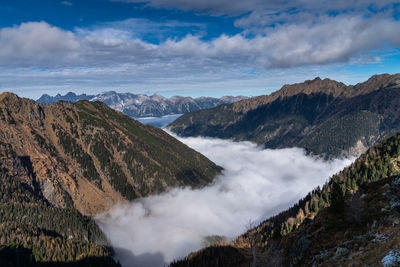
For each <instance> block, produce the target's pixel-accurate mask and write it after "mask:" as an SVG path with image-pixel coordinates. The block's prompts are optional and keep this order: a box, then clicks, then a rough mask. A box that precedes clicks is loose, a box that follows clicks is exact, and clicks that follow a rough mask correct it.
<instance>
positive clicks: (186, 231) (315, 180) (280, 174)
mask: <svg viewBox="0 0 400 267" xmlns="http://www.w3.org/2000/svg"><path fill="white" fill-rule="evenodd" d="M181 141H183V142H184V143H186V144H187V145H189V146H190V147H192V148H194V149H196V150H197V151H200V152H201V153H203V154H204V155H206V156H207V157H209V158H210V159H211V160H213V161H214V162H216V163H217V164H219V165H220V166H222V167H224V172H223V174H222V175H221V176H219V177H218V178H217V179H216V181H215V183H214V184H212V185H210V186H207V187H205V188H203V189H198V190H191V189H189V188H175V189H171V190H170V191H169V192H167V193H165V194H162V195H158V196H151V197H147V198H143V199H140V200H137V201H134V202H132V203H129V204H124V205H120V206H117V207H115V208H114V209H112V210H111V211H110V212H108V213H106V214H102V215H99V216H97V222H98V223H99V225H100V227H101V229H102V230H103V231H104V232H105V233H106V235H107V236H108V238H109V239H110V241H111V243H112V244H113V246H114V247H116V248H117V255H116V257H117V258H118V259H119V260H121V263H122V264H123V266H125V267H126V266H139V267H140V266H162V265H163V264H165V263H168V262H170V261H172V260H173V259H177V258H182V257H184V256H186V255H187V254H188V253H189V252H191V251H194V250H197V249H200V248H201V247H203V246H204V244H205V242H206V238H207V237H208V236H213V235H219V236H225V237H227V238H234V237H235V236H237V235H239V234H241V233H242V232H244V231H245V230H246V224H247V223H248V221H249V219H251V220H253V221H254V222H260V221H261V220H263V219H265V218H267V217H268V216H271V215H274V214H276V213H277V212H279V211H281V210H283V209H284V208H286V207H289V206H290V205H292V204H294V203H295V202H296V201H297V200H298V199H300V198H302V197H304V196H305V195H306V194H307V193H308V192H309V191H310V190H312V189H313V188H314V187H316V186H317V185H322V184H323V183H324V182H325V181H326V180H327V179H328V177H329V176H330V175H332V174H334V173H336V172H338V171H339V170H341V169H342V168H343V167H344V166H346V165H348V164H349V163H350V162H351V160H349V159H338V160H334V161H329V162H326V161H322V160H317V159H315V158H312V157H308V156H306V155H305V154H304V151H303V150H301V149H298V148H292V149H281V150H262V149H261V148H260V147H257V146H256V145H254V144H252V143H249V142H240V143H237V142H232V141H228V140H220V139H205V138H185V139H181Z"/></svg>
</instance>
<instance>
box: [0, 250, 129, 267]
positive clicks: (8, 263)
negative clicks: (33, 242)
mask: <svg viewBox="0 0 400 267" xmlns="http://www.w3.org/2000/svg"><path fill="white" fill-rule="evenodd" d="M0 266H2V267H26V266H30V267H79V266H85V267H106V266H107V267H118V266H119V267H121V265H120V264H119V263H116V262H115V261H114V260H112V258H110V257H85V258H82V259H80V260H76V261H69V262H37V261H35V259H34V256H33V253H32V249H29V248H24V247H21V246H1V247H0Z"/></svg>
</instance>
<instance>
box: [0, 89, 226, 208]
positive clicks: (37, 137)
mask: <svg viewBox="0 0 400 267" xmlns="http://www.w3.org/2000/svg"><path fill="white" fill-rule="evenodd" d="M0 144H1V146H0V149H1V151H2V153H3V154H4V153H5V154H4V155H6V156H4V157H2V159H1V161H0V163H1V166H2V167H3V168H6V170H7V171H6V173H7V174H8V175H10V176H15V175H19V176H21V178H20V179H21V180H22V181H25V182H26V183H27V184H29V185H32V186H33V187H34V189H35V190H37V191H38V192H40V194H41V195H43V198H44V199H45V200H46V201H48V202H49V203H50V204H51V205H53V206H54V207H60V208H76V209H77V210H78V211H80V212H81V213H83V214H85V215H92V214H95V213H98V212H101V211H105V210H107V209H108V208H109V207H111V206H112V205H114V204H115V203H118V202H122V201H125V200H132V199H135V198H137V197H142V196H147V195H149V194H156V193H160V192H163V191H164V190H166V189H167V188H169V187H173V186H192V187H198V186H202V185H205V184H207V183H209V182H210V181H212V180H213V178H214V176H215V175H216V174H217V173H219V172H220V170H221V168H220V167H218V166H216V165H215V164H214V163H213V162H211V161H210V160H208V159H207V158H206V157H204V156H203V155H201V154H199V153H197V152H196V151H194V150H192V149H190V148H189V147H187V146H186V145H184V144H183V143H181V142H179V141H178V140H176V139H175V138H173V137H171V136H170V135H168V134H166V133H165V132H164V131H162V130H160V129H158V128H155V127H152V126H148V125H143V124H141V123H139V122H137V121H135V120H133V119H131V118H130V117H128V116H126V115H124V114H122V113H120V112H118V111H114V110H113V109H111V108H109V107H108V106H106V105H105V104H103V103H101V102H89V101H79V102H77V103H71V102H62V101H61V102H57V103H51V104H43V103H36V102H35V101H33V100H29V99H24V98H19V97H18V96H16V95H14V94H11V93H3V94H1V95H0ZM16 159H18V160H20V161H22V162H23V163H22V164H23V166H24V168H26V169H27V170H28V172H27V174H29V175H27V174H26V173H24V172H20V170H19V169H18V168H17V167H18V166H17V167H16V165H15V160H16Z"/></svg>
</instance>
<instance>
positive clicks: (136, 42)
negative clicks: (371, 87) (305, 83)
mask: <svg viewBox="0 0 400 267" xmlns="http://www.w3.org/2000/svg"><path fill="white" fill-rule="evenodd" d="M399 28H400V21H396V20H394V19H392V18H388V17H374V18H369V19H366V18H363V17H362V16H346V15H342V16H336V17H323V18H320V21H319V23H308V22H306V23H298V24H289V25H281V26H277V27H275V28H268V29H265V31H264V33H263V34H258V35H256V36H255V37H252V38H247V37H245V36H244V35H242V34H236V35H233V36H227V35H224V34H222V35H221V36H219V37H217V38H215V39H213V40H210V41H204V40H202V39H201V36H194V35H187V36H186V37H184V38H182V39H167V40H166V41H165V42H162V43H160V44H151V43H148V42H146V41H143V40H141V39H139V38H133V39H132V38H131V36H130V34H129V32H127V31H126V29H119V28H115V29H114V28H110V27H107V28H104V29H96V30H94V31H88V30H86V31H84V30H82V29H80V30H77V32H78V34H76V33H72V32H69V31H65V30H62V29H60V28H57V27H54V26H50V25H49V24H47V23H45V22H35V23H23V24H21V25H20V26H16V27H12V28H3V29H1V31H0V46H1V47H2V50H1V51H0V59H1V61H0V66H1V65H3V66H7V67H9V66H13V65H15V66H22V67H25V66H31V67H39V68H52V67H53V68H56V67H92V68H93V67H104V66H109V67H114V66H121V65H124V66H131V67H133V69H135V68H138V65H140V66H150V65H151V64H156V65H158V66H161V67H160V68H166V67H167V68H168V71H172V72H173V71H174V70H176V71H179V70H181V71H186V72H191V73H193V72H200V73H201V72H204V71H205V70H208V71H209V72H213V71H215V70H220V69H221V67H228V68H232V67H238V66H240V67H242V68H246V67H247V68H253V69H268V68H276V67H279V68H282V67H293V66H301V65H307V64H327V63H332V62H348V61H349V60H351V59H352V58H354V57H355V56H357V55H362V54H363V53H366V52H367V51H371V50H374V49H379V48H382V47H384V46H385V45H386V46H387V45H389V46H390V45H392V46H398V45H400V37H399V35H398V34H397V32H398V29H399Z"/></svg>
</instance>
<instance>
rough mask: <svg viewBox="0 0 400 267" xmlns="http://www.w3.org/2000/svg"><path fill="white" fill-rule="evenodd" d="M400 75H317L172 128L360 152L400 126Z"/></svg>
mask: <svg viewBox="0 0 400 267" xmlns="http://www.w3.org/2000/svg"><path fill="white" fill-rule="evenodd" d="M399 89H400V74H396V75H389V74H382V75H375V76H372V77H371V78H370V79H368V80H367V81H366V82H363V83H359V84H356V85H349V86H347V85H345V84H343V83H341V82H336V81H333V80H330V79H324V80H321V79H320V78H315V79H314V80H308V81H305V82H303V83H298V84H292V85H285V86H283V87H282V88H281V89H280V90H278V91H276V92H274V93H272V94H270V95H263V96H258V97H253V98H251V99H246V100H242V101H238V102H235V103H233V104H224V105H220V106H218V107H215V108H211V109H205V110H199V111H196V112H191V113H187V114H185V115H183V116H181V117H180V118H178V119H177V120H175V121H174V122H172V123H171V124H169V126H168V128H169V129H170V130H171V131H172V132H174V133H177V134H178V135H181V136H209V137H218V138H226V139H233V140H236V141H243V140H248V141H253V142H255V143H257V144H259V145H262V146H264V147H266V148H286V147H302V148H305V149H306V150H307V151H308V152H309V153H311V154H314V155H324V156H326V157H335V156H343V155H349V154H350V155H359V154H360V153H362V152H364V151H365V150H366V149H367V148H368V147H370V146H372V145H373V144H375V143H376V142H377V141H379V140H382V138H384V137H387V136H390V135H392V134H394V133H396V132H397V131H399V130H400V90H399Z"/></svg>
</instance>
